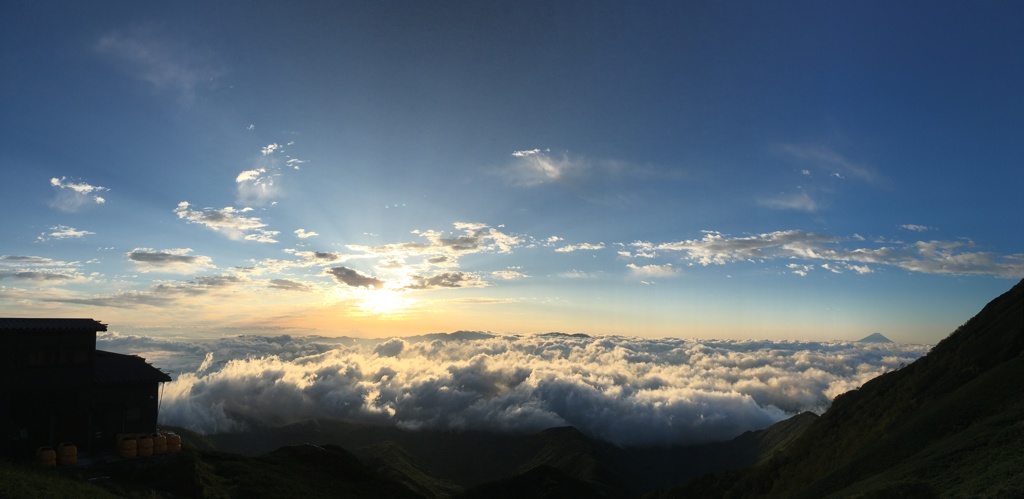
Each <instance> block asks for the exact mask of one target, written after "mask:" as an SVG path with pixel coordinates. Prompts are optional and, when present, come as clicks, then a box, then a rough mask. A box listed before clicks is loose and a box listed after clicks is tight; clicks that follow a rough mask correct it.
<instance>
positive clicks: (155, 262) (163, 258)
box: [125, 248, 217, 274]
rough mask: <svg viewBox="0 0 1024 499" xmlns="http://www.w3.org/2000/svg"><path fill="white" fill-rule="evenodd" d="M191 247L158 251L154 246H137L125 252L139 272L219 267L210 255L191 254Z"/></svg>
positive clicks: (186, 271) (184, 272) (184, 270)
mask: <svg viewBox="0 0 1024 499" xmlns="http://www.w3.org/2000/svg"><path fill="white" fill-rule="evenodd" d="M191 252H192V249H191V248H175V249H167V250H162V251H157V250H154V249H152V248H135V249H133V250H131V251H129V252H128V253H126V254H125V257H127V258H128V261H130V262H132V263H133V264H135V270H137V271H139V272H143V273H146V272H169V273H175V274H193V273H196V272H199V271H203V270H209V269H215V268H217V267H216V266H215V265H213V259H211V258H210V257H208V256H202V255H190V254H189V253H191Z"/></svg>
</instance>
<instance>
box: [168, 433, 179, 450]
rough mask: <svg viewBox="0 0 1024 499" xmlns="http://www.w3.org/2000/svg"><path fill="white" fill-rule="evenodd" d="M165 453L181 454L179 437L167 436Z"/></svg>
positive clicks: (172, 434) (169, 434)
mask: <svg viewBox="0 0 1024 499" xmlns="http://www.w3.org/2000/svg"><path fill="white" fill-rule="evenodd" d="M167 452H181V435H176V434H174V433H168V434H167Z"/></svg>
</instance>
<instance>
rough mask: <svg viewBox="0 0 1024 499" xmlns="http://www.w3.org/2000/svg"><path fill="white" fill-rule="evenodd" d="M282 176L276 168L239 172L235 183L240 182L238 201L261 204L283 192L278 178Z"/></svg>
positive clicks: (253, 204)
mask: <svg viewBox="0 0 1024 499" xmlns="http://www.w3.org/2000/svg"><path fill="white" fill-rule="evenodd" d="M280 176H281V174H280V173H277V170H276V168H273V169H272V171H268V170H267V168H257V169H254V170H246V171H243V172H241V173H239V174H238V176H237V177H235V183H236V184H238V185H237V188H238V203H239V204H243V205H251V206H259V205H263V204H266V203H267V202H268V201H270V200H271V199H273V198H275V197H277V196H279V195H280V194H281V192H280V188H279V186H278V184H277V182H276V180H277V178H278V177H280Z"/></svg>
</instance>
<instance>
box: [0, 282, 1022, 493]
mask: <svg viewBox="0 0 1024 499" xmlns="http://www.w3.org/2000/svg"><path fill="white" fill-rule="evenodd" d="M480 334H486V333H474V332H460V333H455V335H460V336H465V337H467V338H474V337H476V336H477V335H480ZM423 340H425V341H430V340H431V338H429V335H427V336H425V337H424V338H423ZM861 341H889V340H888V339H886V338H885V337H884V336H882V335H881V334H877V333H876V334H873V335H871V336H868V337H867V338H865V339H864V340H861ZM1022 380H1024V281H1021V283H1018V284H1017V285H1016V286H1014V287H1013V289H1011V290H1010V291H1008V292H1007V293H1005V294H1003V295H1002V296H1000V297H998V298H996V299H995V300H993V301H992V302H991V303H989V304H988V305H987V306H986V307H985V308H984V309H983V310H982V311H981V312H980V313H978V315H976V316H975V317H974V318H972V319H971V320H969V321H968V322H967V323H965V324H964V325H963V326H961V327H960V328H958V329H957V330H956V331H955V332H954V333H952V334H951V335H950V336H949V337H947V338H946V339H945V340H943V341H942V342H940V343H939V344H937V345H936V346H935V347H934V348H933V349H932V350H931V352H929V353H928V354H927V355H926V356H924V357H922V358H920V359H919V360H917V361H916V362H914V363H912V364H910V365H907V366H906V367H903V368H901V369H898V370H895V371H891V372H889V373H887V374H884V375H882V376H879V377H877V378H875V379H873V380H871V381H869V382H867V383H865V384H864V385H863V386H862V387H861V388H860V389H857V390H853V391H851V392H847V393H845V394H842V395H840V396H838V397H836V398H835V400H834V401H833V403H832V406H831V407H830V408H829V409H828V410H827V411H826V412H825V413H824V414H823V415H822V416H820V417H819V416H817V415H815V414H813V413H809V412H808V413H803V414H799V415H797V416H794V417H792V418H790V419H787V420H784V421H781V422H779V423H776V424H775V425H773V426H771V427H769V428H767V429H764V430H760V431H755V432H747V433H744V434H743V435H740V436H739V437H737V438H735V439H733V440H730V441H728V442H720V443H711V444H702V445H695V446H685V447H661V448H628V449H624V448H620V447H616V446H613V445H611V444H608V443H605V442H602V441H599V440H595V439H592V438H590V437H587V436H586V435H584V434H583V433H581V432H579V431H577V430H576V429H574V428H571V427H563V428H551V429H548V430H544V431H542V432H539V433H536V434H528V435H513V434H495V433H484V432H472V431H463V432H452V431H440V430H421V431H406V430H402V429H399V428H395V427H393V426H383V425H381V426H375V425H368V424H357V423H351V422H344V421H307V422H304V423H299V424H293V425H289V426H284V427H279V428H260V429H256V430H253V431H250V432H246V433H234V434H220V435H209V436H202V435H198V434H195V433H191V432H189V431H187V430H183V429H180V430H179V432H180V433H181V434H183V435H184V438H185V441H186V444H187V445H186V449H185V450H184V452H182V453H181V454H179V455H175V456H164V457H163V458H162V461H158V460H155V459H154V460H153V461H148V462H144V461H142V460H136V461H137V462H132V461H115V462H113V463H110V464H107V465H101V466H94V467H92V468H82V469H71V470H70V471H66V472H64V473H63V475H66V476H68V477H71V478H72V479H69V480H65V481H60V480H54V477H55V475H54V474H53V473H49V472H48V471H47V470H40V469H38V468H37V467H34V466H33V467H26V468H24V469H13V468H12V469H8V468H7V467H8V466H11V465H10V464H4V463H0V497H6V496H10V497H18V496H19V495H20V492H22V491H30V492H31V495H33V496H35V497H72V496H74V497H89V496H91V497H123V496H133V497H145V496H159V497H304V498H313V497H388V498H392V497H394V498H406V497H407V498H488V499H500V498H529V497H573V498H587V497H595V498H596V497H601V498H617V497H645V498H648V499H662V498H676V497H679V498H682V497H737V498H741V497H785V498H819V497H872V498H873V497H900V498H904V497H906V498H911V497H974V496H987V497H1024V451H1022V450H1021V449H1024V391H1022V390H1021V389H1020V384H1021V381H1022ZM304 442H310V443H315V444H318V445H311V444H310V443H304ZM57 471H62V470H57ZM81 479H87V480H88V483H86V482H82V481H81ZM26 493H28V492H26Z"/></svg>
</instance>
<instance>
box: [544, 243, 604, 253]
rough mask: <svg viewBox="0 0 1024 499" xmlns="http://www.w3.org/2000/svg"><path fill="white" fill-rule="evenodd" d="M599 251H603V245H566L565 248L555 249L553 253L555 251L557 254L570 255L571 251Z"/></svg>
mask: <svg viewBox="0 0 1024 499" xmlns="http://www.w3.org/2000/svg"><path fill="white" fill-rule="evenodd" d="M600 249H604V243H597V244H590V243H583V244H569V245H566V246H562V247H561V248H556V249H555V251H557V252H559V253H571V252H573V251H581V250H585V251H595V250H600Z"/></svg>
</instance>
